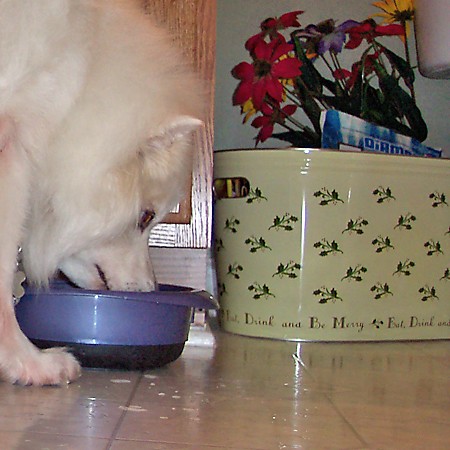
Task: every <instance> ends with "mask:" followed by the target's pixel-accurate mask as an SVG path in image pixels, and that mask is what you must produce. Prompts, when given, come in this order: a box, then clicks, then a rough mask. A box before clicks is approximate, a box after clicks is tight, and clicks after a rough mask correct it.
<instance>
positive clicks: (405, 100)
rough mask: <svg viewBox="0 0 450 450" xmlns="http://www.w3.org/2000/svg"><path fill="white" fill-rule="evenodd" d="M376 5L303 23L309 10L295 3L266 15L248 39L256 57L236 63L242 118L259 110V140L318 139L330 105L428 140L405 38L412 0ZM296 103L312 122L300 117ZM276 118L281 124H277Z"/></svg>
mask: <svg viewBox="0 0 450 450" xmlns="http://www.w3.org/2000/svg"><path fill="white" fill-rule="evenodd" d="M373 6H375V7H377V8H379V10H381V12H378V13H377V14H374V15H372V16H371V17H369V18H368V19H365V20H363V21H361V22H358V21H355V20H346V21H344V22H342V23H340V24H337V23H336V22H335V20H333V19H327V20H324V21H321V22H320V23H318V24H310V25H308V26H306V27H305V28H301V25H300V23H299V20H298V18H299V16H300V15H301V14H303V13H304V11H300V10H297V11H292V12H288V13H286V14H283V15H281V16H280V17H278V18H276V17H275V18H268V19H266V20H264V21H263V22H262V23H261V31H260V32H259V33H257V34H256V35H254V36H252V37H250V38H249V39H248V40H247V42H246V43H245V48H246V49H247V50H248V52H249V54H250V57H251V62H241V63H240V64H238V65H236V66H235V67H234V68H233V70H232V75H233V76H234V77H235V78H236V79H238V80H239V84H238V86H237V88H236V90H235V92H234V95H233V104H234V105H237V106H240V108H241V114H243V115H244V123H246V122H247V121H249V119H250V118H252V117H253V116H255V115H256V117H253V119H252V122H251V125H252V126H253V127H255V128H257V129H259V132H258V134H257V136H256V145H258V143H260V142H264V141H265V140H267V139H268V138H271V137H273V138H278V139H281V140H284V141H287V142H290V143H291V144H292V145H294V146H298V147H305V146H307V147H320V144H321V126H320V116H321V113H322V111H325V110H330V109H335V110H338V111H342V112H345V113H348V114H351V115H353V116H356V117H359V118H361V119H364V120H367V121H369V122H372V123H375V124H376V125H381V126H384V127H387V128H391V129H393V130H394V131H396V132H398V133H400V134H404V135H407V136H411V137H414V138H416V139H417V140H419V141H421V142H422V141H423V140H425V138H426V137H427V132H428V131H427V126H426V124H425V121H424V120H423V118H422V114H421V112H420V110H419V108H418V106H417V104H416V98H415V92H414V81H415V75H414V67H413V66H412V64H411V58H410V52H409V41H408V36H409V34H410V23H411V22H412V20H413V17H414V4H413V0H384V1H377V2H375V3H373ZM375 18H377V19H378V20H379V19H380V18H381V19H382V20H381V22H380V23H378V22H377V21H376V20H375ZM283 33H284V34H283ZM285 34H286V35H287V36H285ZM386 38H388V39H389V38H395V39H401V41H402V42H403V48H404V56H399V55H398V54H396V53H394V52H393V51H392V50H390V49H389V48H388V47H386V46H385V45H384V42H385V40H386ZM344 51H345V52H353V54H354V55H355V56H356V58H355V59H356V60H355V62H354V63H353V64H352V66H351V67H350V68H345V67H343V66H342V64H341V59H342V58H341V55H342V54H343V52H344ZM319 65H321V66H322V67H320V66H319ZM324 72H325V73H326V74H327V75H324ZM299 108H300V109H302V110H303V111H304V113H305V114H306V116H307V118H308V120H309V122H310V123H309V124H308V125H305V124H303V123H301V121H300V120H299V119H298V117H296V114H295V113H296V111H297V110H298V109H299ZM276 126H277V127H278V128H281V130H282V131H280V132H274V131H275V127H276Z"/></svg>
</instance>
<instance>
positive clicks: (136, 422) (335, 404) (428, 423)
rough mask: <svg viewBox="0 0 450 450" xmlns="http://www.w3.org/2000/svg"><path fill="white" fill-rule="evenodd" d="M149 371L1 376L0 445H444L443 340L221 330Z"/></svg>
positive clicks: (111, 449)
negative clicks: (316, 339) (39, 381)
mask: <svg viewBox="0 0 450 450" xmlns="http://www.w3.org/2000/svg"><path fill="white" fill-rule="evenodd" d="M216 338H217V339H216V340H217V346H216V348H215V349H212V348H201V347H191V346H187V347H186V348H185V350H184V352H183V355H182V356H181V357H180V358H179V359H178V360H177V361H175V362H174V363H172V364H170V365H168V366H166V367H163V368H159V369H156V370H152V371H149V372H146V373H138V372H120V371H96V370H85V371H84V373H83V376H82V378H80V380H79V381H77V382H76V383H73V384H71V385H69V386H67V387H64V388H50V387H48V388H34V387H28V388H23V387H18V386H10V385H8V384H7V383H0V443H1V445H0V448H1V449H2V450H13V449H14V450H16V449H17V450H41V449H42V450H44V449H46V450H47V449H50V450H53V449H64V450H67V449H69V450H78V449H79V450H104V449H105V450H106V449H108V450H135V449H136V450H138V449H139V450H150V449H151V450H175V449H187V450H194V449H195V450H207V449H211V450H212V449H214V450H221V449H222V450H225V449H227V450H265V449H270V450H274V449H313V450H320V449H408V450H412V449H420V450H422V449H425V448H426V449H432V450H439V449H443V450H444V449H447V448H449V441H450V377H449V369H450V345H449V343H448V341H438V342H406V343H405V342H404V343H386V342H385V343H360V344H359V343H353V344H349V343H346V344H337V343H333V344H327V343H305V344H296V343H292V342H282V341H269V340H263V339H253V338H246V337H240V336H233V335H229V334H224V333H220V332H219V333H218V334H217V336H216Z"/></svg>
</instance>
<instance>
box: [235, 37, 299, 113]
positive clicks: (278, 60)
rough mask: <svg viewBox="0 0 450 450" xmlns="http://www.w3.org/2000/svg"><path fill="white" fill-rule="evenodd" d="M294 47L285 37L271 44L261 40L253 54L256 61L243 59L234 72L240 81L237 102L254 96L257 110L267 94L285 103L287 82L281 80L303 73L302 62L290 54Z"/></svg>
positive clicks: (253, 99)
mask: <svg viewBox="0 0 450 450" xmlns="http://www.w3.org/2000/svg"><path fill="white" fill-rule="evenodd" d="M292 51H293V46H292V45H291V44H287V43H286V41H285V39H284V38H282V39H277V40H275V41H271V42H269V43H267V42H265V41H260V42H258V44H257V45H256V47H255V49H254V52H253V53H254V54H253V58H254V60H253V63H252V64H250V63H248V62H241V63H240V64H238V65H237V66H236V67H235V68H234V69H233V70H232V74H233V76H234V77H235V78H237V79H238V80H240V81H241V82H240V83H239V85H238V87H237V88H236V90H235V92H234V96H233V104H234V105H242V104H243V103H245V102H246V101H247V100H248V99H250V98H251V99H252V101H253V105H254V106H255V108H256V109H258V110H259V109H261V107H262V105H263V103H264V99H265V97H266V95H269V96H270V97H271V98H272V99H273V100H275V101H276V102H278V103H279V102H281V100H282V97H283V85H282V83H281V81H280V79H287V78H295V77H297V76H300V75H301V71H300V66H301V62H300V61H299V60H298V59H297V58H294V57H291V56H289V53H290V52H292Z"/></svg>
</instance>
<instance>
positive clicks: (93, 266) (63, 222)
mask: <svg viewBox="0 0 450 450" xmlns="http://www.w3.org/2000/svg"><path fill="white" fill-rule="evenodd" d="M201 124H202V122H201V121H200V120H199V119H196V118H193V117H190V116H177V117H175V118H171V119H170V120H168V121H165V122H163V123H162V124H160V125H158V128H157V130H155V131H153V132H152V133H151V136H150V137H148V138H146V139H144V140H142V141H141V142H133V139H129V137H126V138H124V140H123V142H120V139H117V141H118V142H112V143H111V146H107V145H105V142H101V145H99V146H98V148H96V147H95V145H93V144H92V142H95V141H93V140H92V138H91V139H89V144H90V147H89V148H85V147H83V142H79V140H80V139H81V141H83V138H81V137H80V139H79V140H78V141H77V142H73V140H70V139H68V136H67V135H64V136H63V139H58V140H56V141H55V142H54V143H53V144H52V147H53V148H54V149H55V150H57V151H54V152H53V151H51V150H52V149H50V151H49V152H48V154H47V155H46V156H45V157H44V158H42V160H41V161H40V162H39V164H38V170H36V175H35V180H34V184H33V190H32V192H31V199H30V202H31V213H30V218H29V221H28V226H27V230H26V233H27V235H26V241H25V244H24V265H25V270H26V272H27V276H28V277H29V278H30V279H31V280H32V281H35V282H37V283H46V281H47V280H48V277H50V276H52V274H53V273H54V272H55V271H57V270H61V271H62V272H63V273H64V274H65V275H66V276H67V277H68V278H69V279H70V280H71V281H73V282H74V283H75V284H76V285H78V286H80V287H82V288H89V289H105V288H107V289H112V290H143V291H149V290H152V289H154V287H155V278H154V274H153V268H152V264H151V261H150V258H149V254H148V236H149V232H150V230H151V228H153V227H154V226H155V225H156V224H157V223H159V222H160V221H161V220H162V219H163V218H164V216H165V215H166V214H167V213H168V212H169V211H170V209H171V208H173V206H175V204H176V202H177V201H178V200H179V199H180V194H182V191H183V188H184V187H185V186H186V182H187V178H188V177H189V176H190V175H191V168H192V148H193V139H192V135H193V132H194V131H195V129H197V128H198V127H199V126H201ZM115 136H116V138H117V133H116V134H115ZM58 152H59V153H58Z"/></svg>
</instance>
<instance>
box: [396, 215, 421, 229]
mask: <svg viewBox="0 0 450 450" xmlns="http://www.w3.org/2000/svg"><path fill="white" fill-rule="evenodd" d="M415 221H416V216H414V215H413V214H411V213H408V214H405V215H404V216H400V217H399V218H398V221H397V225H395V227H394V229H403V230H408V231H410V230H412V223H413V222H415Z"/></svg>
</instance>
